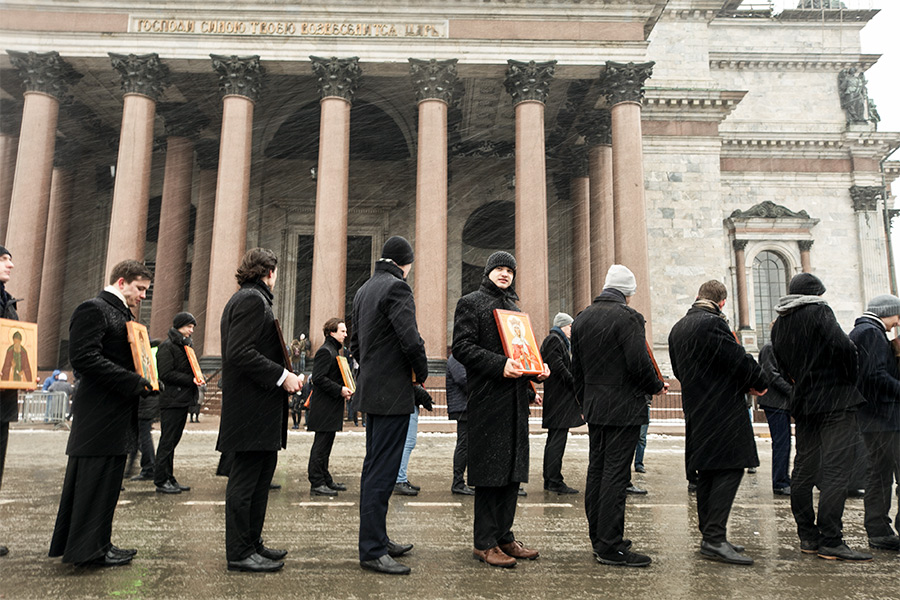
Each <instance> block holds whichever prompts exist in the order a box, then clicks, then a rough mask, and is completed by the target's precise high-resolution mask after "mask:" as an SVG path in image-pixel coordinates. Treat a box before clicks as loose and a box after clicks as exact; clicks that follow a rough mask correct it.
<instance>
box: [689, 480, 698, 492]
mask: <svg viewBox="0 0 900 600" xmlns="http://www.w3.org/2000/svg"><path fill="white" fill-rule="evenodd" d="M696 492H697V484H696V483H693V482H691V483H688V494H695V493H696Z"/></svg>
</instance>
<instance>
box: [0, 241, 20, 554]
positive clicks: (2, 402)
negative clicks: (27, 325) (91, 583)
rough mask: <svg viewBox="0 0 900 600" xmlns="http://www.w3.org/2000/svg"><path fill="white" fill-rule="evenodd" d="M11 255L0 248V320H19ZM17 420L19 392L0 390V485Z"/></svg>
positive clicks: (0, 551)
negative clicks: (11, 427)
mask: <svg viewBox="0 0 900 600" xmlns="http://www.w3.org/2000/svg"><path fill="white" fill-rule="evenodd" d="M13 266H14V265H13V261H12V254H10V252H9V250H7V249H6V248H4V247H3V246H0V318H3V319H13V320H15V321H18V320H19V315H18V314H17V313H16V302H18V300H16V299H15V298H13V297H12V296H11V295H10V294H9V292H7V291H6V284H7V283H9V279H10V275H11V274H12V270H13ZM18 420H19V390H0V485H2V484H3V465H4V464H5V463H6V446H7V444H8V443H9V424H10V423H11V422H15V421H18ZM8 553H9V548H7V547H6V546H0V556H6V555H7V554H8Z"/></svg>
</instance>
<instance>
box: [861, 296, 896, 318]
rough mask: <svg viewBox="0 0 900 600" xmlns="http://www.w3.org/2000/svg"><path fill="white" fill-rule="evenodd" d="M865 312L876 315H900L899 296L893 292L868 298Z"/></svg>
mask: <svg viewBox="0 0 900 600" xmlns="http://www.w3.org/2000/svg"><path fill="white" fill-rule="evenodd" d="M866 312H870V313H872V314H873V315H876V316H878V317H893V316H896V315H900V298H898V297H897V296H894V295H893V294H882V295H880V296H875V297H874V298H872V299H871V300H869V306H868V307H867V308H866Z"/></svg>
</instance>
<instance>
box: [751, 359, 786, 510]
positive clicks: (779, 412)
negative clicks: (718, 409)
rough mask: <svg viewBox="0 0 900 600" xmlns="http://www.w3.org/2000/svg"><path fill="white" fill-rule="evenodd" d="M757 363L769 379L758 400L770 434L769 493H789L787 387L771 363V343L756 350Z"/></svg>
mask: <svg viewBox="0 0 900 600" xmlns="http://www.w3.org/2000/svg"><path fill="white" fill-rule="evenodd" d="M759 366H761V367H762V370H763V375H764V376H765V378H766V380H767V381H768V382H769V391H767V392H766V395H765V396H760V398H759V400H758V403H759V405H760V406H761V407H762V409H763V411H765V413H766V422H767V423H768V424H769V434H770V435H771V436H772V493H774V494H775V495H776V496H790V495H791V473H790V469H791V410H790V402H791V388H792V387H793V386H792V385H791V383H790V382H789V381H787V380H786V379H785V378H784V377H782V375H781V372H779V371H778V364H777V363H776V362H775V352H774V351H773V350H772V343H771V342H769V343H768V344H766V345H764V346H763V347H762V348H761V349H760V351H759Z"/></svg>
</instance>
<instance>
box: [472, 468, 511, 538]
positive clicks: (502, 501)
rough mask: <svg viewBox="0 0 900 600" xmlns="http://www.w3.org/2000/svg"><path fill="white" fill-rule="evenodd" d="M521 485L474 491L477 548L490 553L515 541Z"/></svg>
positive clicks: (481, 488) (482, 487) (488, 487)
mask: <svg viewBox="0 0 900 600" xmlns="http://www.w3.org/2000/svg"><path fill="white" fill-rule="evenodd" d="M518 498H519V482H518V481H513V482H511V483H508V484H506V485H504V486H499V487H490V486H485V485H479V486H477V487H476V488H475V523H474V530H475V548H477V549H478V550H487V549H488V548H493V547H494V546H499V545H500V544H508V543H510V542H514V541H515V540H516V536H515V534H513V532H512V525H513V521H514V520H515V518H516V501H517V500H518Z"/></svg>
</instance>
